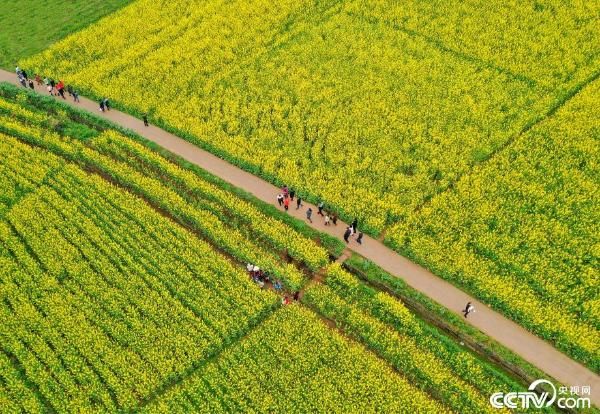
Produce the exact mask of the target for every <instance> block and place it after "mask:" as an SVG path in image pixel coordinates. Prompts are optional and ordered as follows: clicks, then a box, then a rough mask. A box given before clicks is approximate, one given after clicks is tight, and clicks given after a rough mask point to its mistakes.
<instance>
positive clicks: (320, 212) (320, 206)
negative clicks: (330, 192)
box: [317, 201, 325, 216]
mask: <svg viewBox="0 0 600 414" xmlns="http://www.w3.org/2000/svg"><path fill="white" fill-rule="evenodd" d="M324 205H325V204H324V203H323V202H322V201H321V202H320V203H319V205H318V206H317V207H318V208H319V212H318V213H317V214H320V215H321V216H322V215H323V206H324Z"/></svg>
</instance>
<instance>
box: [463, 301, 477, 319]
mask: <svg viewBox="0 0 600 414" xmlns="http://www.w3.org/2000/svg"><path fill="white" fill-rule="evenodd" d="M462 312H463V313H464V314H465V318H466V317H467V316H468V315H469V313H473V312H475V307H474V306H473V305H472V304H471V302H467V305H466V306H465V308H464V309H463V311H462Z"/></svg>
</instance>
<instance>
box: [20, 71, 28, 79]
mask: <svg viewBox="0 0 600 414" xmlns="http://www.w3.org/2000/svg"><path fill="white" fill-rule="evenodd" d="M21 76H23V77H24V78H25V80H28V79H29V78H28V77H27V72H25V71H24V70H22V69H21Z"/></svg>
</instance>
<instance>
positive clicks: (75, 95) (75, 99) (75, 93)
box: [73, 89, 79, 102]
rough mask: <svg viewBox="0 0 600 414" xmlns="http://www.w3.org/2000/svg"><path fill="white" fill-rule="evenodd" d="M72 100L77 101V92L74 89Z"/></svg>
mask: <svg viewBox="0 0 600 414" xmlns="http://www.w3.org/2000/svg"><path fill="white" fill-rule="evenodd" d="M73 101H74V102H79V93H77V91H76V90H75V89H73Z"/></svg>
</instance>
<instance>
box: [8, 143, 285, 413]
mask: <svg viewBox="0 0 600 414" xmlns="http://www.w3.org/2000/svg"><path fill="white" fill-rule="evenodd" d="M12 141H13V142H12V145H11V146H10V147H8V146H6V147H3V148H4V149H5V150H7V151H8V152H7V153H3V154H2V155H3V157H6V158H10V155H11V154H12V155H14V154H15V153H28V154H27V155H28V159H29V160H31V161H35V159H36V156H37V157H38V159H39V160H43V159H45V158H46V157H50V158H52V156H51V155H50V154H48V153H47V152H45V151H42V150H38V149H35V148H31V147H27V146H26V145H23V144H20V143H19V142H18V141H15V140H14V139H12ZM108 200H110V202H109V201H108ZM115 230H117V231H115ZM0 246H1V247H2V249H1V251H2V261H3V273H2V282H3V290H2V299H3V301H2V302H1V305H2V306H1V309H0V311H1V312H2V320H3V324H2V327H1V328H0V329H2V335H1V337H2V338H3V339H2V349H3V352H4V355H5V356H6V357H7V358H8V361H9V362H11V361H15V360H16V361H18V362H17V364H16V365H17V366H22V373H20V372H19V374H20V375H22V374H23V373H24V375H25V376H26V378H27V379H28V381H29V382H30V383H31V382H33V383H35V384H36V388H37V389H38V390H39V393H40V394H41V395H42V396H43V398H34V399H33V400H32V401H38V402H40V401H42V400H43V401H49V402H50V403H49V404H51V406H52V408H54V409H55V410H57V411H60V412H72V411H78V410H86V411H87V410H93V411H96V410H99V411H103V410H106V409H109V410H115V409H119V408H123V407H130V408H131V407H134V406H135V405H137V404H138V403H139V402H140V401H141V400H143V399H144V398H148V397H149V396H150V395H151V393H152V392H153V391H154V390H155V389H156V388H157V387H158V386H159V385H160V384H161V383H162V382H164V381H167V380H170V379H172V378H176V377H177V376H178V375H179V373H181V372H184V371H185V370H186V369H187V368H189V367H190V366H192V365H193V364H194V363H196V362H197V361H199V360H202V359H205V358H207V357H209V356H210V355H212V354H214V353H216V352H218V351H219V350H220V349H221V348H222V347H223V346H225V345H227V344H228V343H230V342H231V341H232V340H235V339H236V338H237V337H238V336H239V335H241V334H242V333H243V332H245V331H246V330H248V329H249V328H250V327H251V326H253V325H254V324H256V323H258V322H260V320H262V318H263V317H264V315H265V313H266V312H268V311H269V310H270V309H272V307H273V305H274V304H275V303H276V300H275V297H274V296H273V295H272V294H270V293H269V292H265V291H260V290H258V289H256V287H255V286H253V284H252V283H251V282H250V281H249V280H248V278H247V276H246V275H245V273H244V272H243V271H241V270H240V269H239V268H238V267H237V266H234V265H232V264H231V263H229V261H228V260H227V259H225V258H224V257H222V256H221V255H219V254H218V253H216V252H215V251H214V250H213V248H212V247H211V246H209V245H208V244H206V243H205V242H202V241H200V240H198V239H196V238H195V237H193V236H191V235H190V234H189V233H188V232H186V231H184V230H183V229H180V228H178V227H177V226H174V225H173V223H172V222H171V221H169V220H168V219H166V218H163V217H161V216H160V215H158V214H157V213H156V212H154V211H153V210H152V209H150V208H149V207H147V206H144V204H143V203H142V202H141V201H140V200H139V199H137V198H135V197H133V196H131V195H129V194H127V193H125V192H123V191H121V190H119V189H117V188H115V187H113V186H110V185H108V184H107V183H106V182H105V181H103V180H102V179H101V178H100V177H98V176H93V175H92V176H90V175H87V174H86V173H84V172H82V171H80V170H79V169H78V168H77V167H75V166H73V165H65V166H64V168H63V169H62V170H61V171H59V172H57V173H56V174H55V175H54V176H53V177H50V178H48V180H47V182H46V183H45V184H44V185H42V186H40V187H39V188H37V189H36V190H34V191H33V192H30V193H29V194H27V195H25V196H24V197H23V198H22V199H21V200H20V201H19V202H18V203H17V204H15V205H13V206H12V208H11V209H10V211H9V212H8V213H7V214H6V216H5V221H3V222H2V223H1V226H0ZM4 265H6V266H4ZM4 270H6V272H4ZM11 366H13V368H14V366H15V363H14V362H11ZM46 404H48V403H46ZM46 408H49V407H46Z"/></svg>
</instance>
